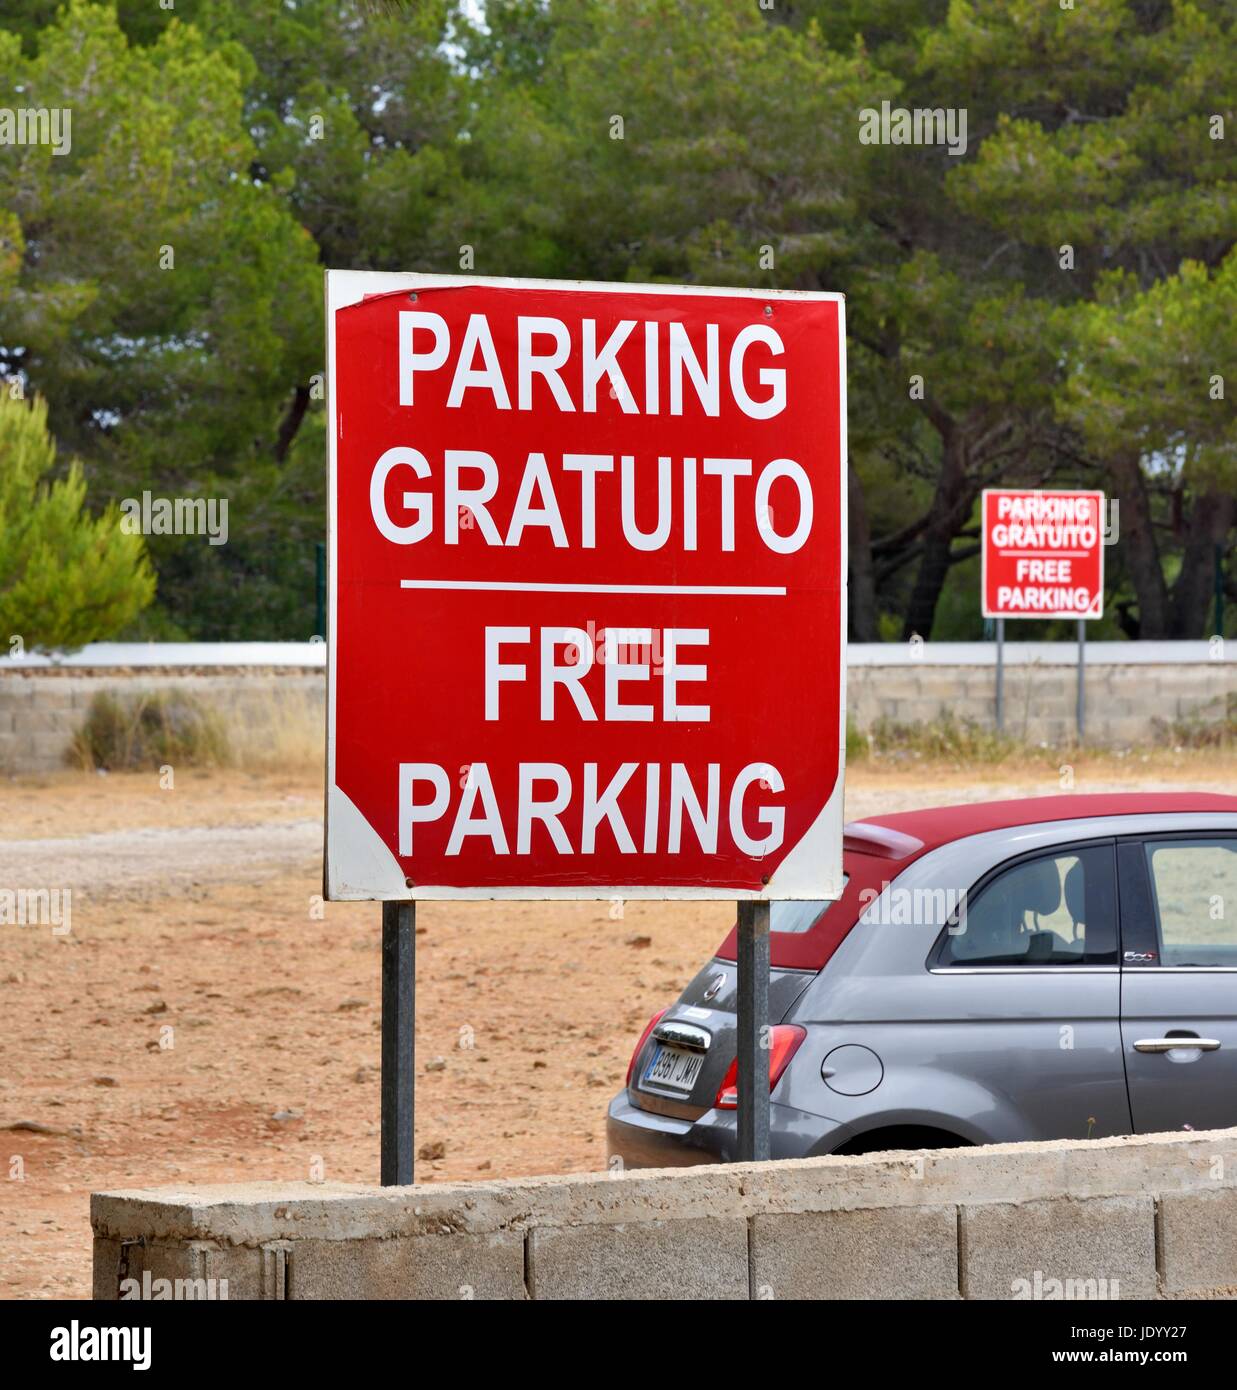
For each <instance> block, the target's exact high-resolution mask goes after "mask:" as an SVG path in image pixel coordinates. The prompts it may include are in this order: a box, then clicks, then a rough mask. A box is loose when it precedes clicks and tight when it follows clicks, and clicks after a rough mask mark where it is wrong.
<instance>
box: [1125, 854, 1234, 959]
mask: <svg viewBox="0 0 1237 1390" xmlns="http://www.w3.org/2000/svg"><path fill="white" fill-rule="evenodd" d="M1144 849H1145V851H1146V855H1147V868H1148V871H1149V872H1150V876H1151V892H1152V898H1153V901H1154V904H1155V917H1156V923H1157V926H1158V929H1159V934H1160V964H1161V965H1166V966H1172V965H1211V966H1217V965H1219V966H1232V967H1237V838H1234V837H1232V836H1225V835H1217V836H1200V837H1199V838H1197V839H1172V840H1147V841H1145V843H1144Z"/></svg>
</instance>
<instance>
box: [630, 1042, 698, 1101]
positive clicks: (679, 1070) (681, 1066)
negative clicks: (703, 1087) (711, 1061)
mask: <svg viewBox="0 0 1237 1390" xmlns="http://www.w3.org/2000/svg"><path fill="white" fill-rule="evenodd" d="M702 1066H704V1053H703V1052H689V1051H688V1049H687V1048H685V1047H670V1046H668V1045H667V1044H666V1043H659V1044H658V1046H657V1052H656V1054H655V1055H654V1057H653V1060H652V1061H651V1062H650V1063H649V1065H648V1066H647V1067H646V1068H645V1071H644V1084H645V1086H659V1087H665V1088H668V1089H670V1090H673V1091H690V1090H691V1088H692V1087H693V1086H694V1085H695V1084H696V1078H697V1077H698V1076H699V1075H700V1068H701V1067H702Z"/></svg>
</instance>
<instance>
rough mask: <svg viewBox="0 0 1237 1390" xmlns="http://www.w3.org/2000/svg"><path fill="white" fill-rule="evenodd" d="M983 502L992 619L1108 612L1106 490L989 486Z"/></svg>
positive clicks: (986, 604) (985, 585) (985, 593)
mask: <svg viewBox="0 0 1237 1390" xmlns="http://www.w3.org/2000/svg"><path fill="white" fill-rule="evenodd" d="M981 505H982V509H983V510H982V534H983V561H982V570H983V578H982V584H981V587H982V599H983V615H984V617H985V618H1098V617H1101V616H1102V614H1103V610H1104V494H1103V493H1102V492H1068V491H1061V490H1051V491H1042V490H1041V491H1030V490H1024V491H1019V490H1017V489H999V488H989V489H988V490H987V491H985V492H984V494H983V500H982V504H981Z"/></svg>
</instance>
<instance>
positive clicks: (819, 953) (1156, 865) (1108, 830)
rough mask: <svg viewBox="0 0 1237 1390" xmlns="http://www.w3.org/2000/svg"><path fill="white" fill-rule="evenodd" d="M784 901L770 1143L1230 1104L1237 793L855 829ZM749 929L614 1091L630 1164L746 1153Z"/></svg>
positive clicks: (1130, 1125)
mask: <svg viewBox="0 0 1237 1390" xmlns="http://www.w3.org/2000/svg"><path fill="white" fill-rule="evenodd" d="M844 867H845V871H846V887H845V891H844V893H843V895H842V897H841V898H840V899H839V900H838V901H837V902H835V903H827V904H826V903H819V902H818V903H792V902H787V903H775V904H774V905H773V907H772V911H771V932H772V935H771V958H772V963H773V970H772V975H771V980H770V989H769V1005H770V1007H769V1016H770V1020H771V1022H772V1024H773V1025H774V1026H773V1027H772V1028H771V1031H770V1038H769V1043H770V1046H769V1058H770V1065H769V1084H770V1088H771V1112H772V1113H771V1120H770V1125H771V1153H772V1156H773V1157H774V1158H804V1157H808V1156H811V1155H816V1154H828V1153H847V1154H853V1153H869V1152H874V1151H878V1150H884V1149H900V1148H901V1149H905V1148H928V1147H932V1148H937V1147H945V1146H956V1145H961V1144H986V1143H999V1142H1005V1141H1010V1140H1020V1139H1057V1138H1077V1139H1083V1138H1090V1137H1095V1138H1099V1137H1103V1136H1106V1135H1115V1134H1145V1133H1154V1132H1156V1131H1160V1130H1181V1129H1200V1130H1201V1129H1218V1128H1223V1127H1227V1126H1231V1125H1237V797H1231V796H1217V795H1207V794H1202V793H1185V794H1171V795H1170V794H1163V795H1159V794H1154V795H1152V794H1147V795H1142V794H1123V795H1110V796H1059V797H1043V798H1032V799H1027V800H1021V801H1006V802H989V803H985V804H977V805H966V806H949V807H942V808H938V809H936V810H931V811H913V812H903V813H899V814H896V815H889V816H884V817H880V818H876V819H872V820H867V821H858V822H852V823H851V824H850V825H848V826H847V827H846V838H845V845H844ZM735 1008H736V971H735V938H734V934H733V933H732V934H731V936H730V938H729V939H728V940H727V941H726V942H725V943H724V944H723V946H722V948H721V949H720V950H719V951H718V953H717V955H716V957H715V958H714V959H713V960H712V961H710V962H709V963H708V965H706V966H705V967H704V969H703V970H701V971H700V973H699V974H698V975H697V976H696V977H695V979H694V980H692V982H691V983H690V984H689V985H688V986H687V988H686V989H685V990H684V991H683V993H682V995H681V996H680V998H679V1000H678V1002H677V1003H676V1004H674V1005H673V1006H672V1007H670V1008H669V1009H666V1010H665V1011H664V1012H663V1013H661V1014H658V1015H656V1016H655V1017H654V1018H653V1019H652V1020H650V1022H649V1025H648V1027H647V1028H646V1029H645V1031H644V1034H643V1035H642V1037H641V1038H640V1040H639V1042H638V1043H637V1045H636V1049H635V1052H634V1053H633V1055H632V1059H631V1066H630V1068H629V1071H628V1077H627V1085H626V1087H625V1088H624V1090H623V1091H621V1092H620V1093H619V1094H618V1095H617V1096H616V1097H615V1098H614V1100H613V1101H612V1102H611V1104H610V1109H609V1117H608V1123H607V1131H608V1141H609V1148H610V1152H611V1155H612V1157H615V1156H617V1157H618V1158H620V1159H621V1160H622V1162H623V1163H624V1164H625V1165H627V1166H631V1167H665V1166H669V1165H674V1164H693V1163H716V1162H719V1161H726V1160H730V1159H733V1158H734V1156H735V1118H736V1110H735V1106H736V1090H735V1048H736V1042H735V1028H736V1018H735Z"/></svg>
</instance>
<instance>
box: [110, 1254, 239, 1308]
mask: <svg viewBox="0 0 1237 1390" xmlns="http://www.w3.org/2000/svg"><path fill="white" fill-rule="evenodd" d="M103 1244H109V1245H115V1246H116V1249H114V1250H103V1251H101V1250H100V1248H99V1247H100V1245H103ZM109 1262H110V1269H111V1273H110V1274H109V1273H108V1268H109ZM101 1283H102V1286H103V1287H104V1288H105V1289H106V1288H111V1289H113V1290H114V1292H112V1293H110V1294H109V1293H103V1294H100V1293H99V1292H98V1290H99V1287H100V1284H101ZM95 1290H96V1291H95V1297H96V1298H99V1297H105V1298H107V1297H110V1298H120V1299H122V1300H125V1301H134V1300H135V1301H146V1300H149V1301H151V1302H186V1303H187V1302H211V1301H218V1302H224V1301H227V1302H231V1301H233V1300H239V1299H255V1298H260V1297H261V1296H262V1293H261V1290H262V1252H261V1251H260V1250H258V1249H256V1248H251V1247H249V1246H219V1245H217V1244H216V1243H215V1242H213V1241H204V1240H193V1241H172V1242H167V1243H164V1242H141V1241H126V1242H124V1243H123V1245H122V1244H121V1243H120V1242H119V1241H116V1242H104V1241H100V1240H98V1239H96V1241H95Z"/></svg>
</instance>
